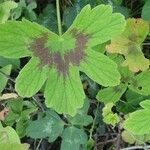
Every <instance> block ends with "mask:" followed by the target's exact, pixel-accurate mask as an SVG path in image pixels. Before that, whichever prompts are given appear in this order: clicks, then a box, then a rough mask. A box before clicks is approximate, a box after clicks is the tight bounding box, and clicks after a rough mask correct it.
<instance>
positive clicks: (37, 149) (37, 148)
mask: <svg viewBox="0 0 150 150" xmlns="http://www.w3.org/2000/svg"><path fill="white" fill-rule="evenodd" d="M42 141H43V139H40V141H39V143H38V145H37V147H36V150H39V147H40V145H41V143H42Z"/></svg>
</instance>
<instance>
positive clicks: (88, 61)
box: [0, 5, 125, 115]
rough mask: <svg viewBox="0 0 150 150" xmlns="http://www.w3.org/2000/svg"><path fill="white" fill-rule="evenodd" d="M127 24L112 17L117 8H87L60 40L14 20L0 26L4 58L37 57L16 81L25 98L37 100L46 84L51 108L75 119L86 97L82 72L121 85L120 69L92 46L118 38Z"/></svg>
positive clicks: (0, 48) (110, 83)
mask: <svg viewBox="0 0 150 150" xmlns="http://www.w3.org/2000/svg"><path fill="white" fill-rule="evenodd" d="M90 14H91V15H90ZM99 14H101V15H100V16H99ZM106 17H107V18H106ZM58 18H59V17H58ZM96 18H97V19H96ZM58 21H59V20H58ZM124 26H125V20H124V18H123V16H122V15H120V14H117V13H114V14H112V9H111V7H110V6H105V5H100V6H97V7H95V8H94V9H91V8H90V6H89V5H87V6H85V7H84V8H83V10H82V11H81V12H80V14H79V15H78V16H77V18H76V19H75V21H74V23H73V24H72V25H71V27H70V28H69V29H68V30H67V32H65V33H64V34H63V35H60V36H58V35H56V34H55V33H52V32H50V31H49V30H47V29H46V28H44V27H42V26H39V25H38V24H36V23H31V22H29V21H27V20H22V21H9V22H7V23H5V24H4V25H1V26H0V35H1V36H2V38H1V39H0V41H1V44H0V55H1V56H4V57H8V58H21V57H26V56H30V57H32V58H31V60H30V61H29V63H28V64H27V65H26V66H25V67H24V68H23V69H22V70H21V71H20V73H19V76H18V78H17V79H16V90H17V92H18V94H19V95H20V96H22V97H31V96H33V95H34V94H36V93H37V92H38V91H39V90H40V89H41V87H42V86H43V84H44V83H45V82H46V87H45V92H44V96H45V98H46V101H45V102H46V105H47V106H48V107H51V108H53V109H54V110H56V111H57V112H58V113H66V114H70V115H75V114H76V110H77V108H80V107H82V106H83V102H84V98H85V94H84V91H83V88H82V84H81V82H80V79H79V70H80V71H83V72H85V73H86V74H87V75H88V76H89V77H90V78H91V79H93V80H94V81H96V82H98V83H99V84H101V85H103V86H114V85H117V84H119V82H120V74H119V72H118V70H117V65H116V64H115V63H114V62H113V61H112V60H111V59H109V58H108V57H107V56H105V55H103V54H100V53H97V52H95V51H94V50H92V47H93V46H95V45H98V44H101V43H104V42H106V41H108V40H110V39H111V38H113V37H114V36H116V35H118V34H119V33H121V32H122V31H123V29H124ZM94 27H95V28H94ZM14 28H15V30H14ZM60 29H61V28H60V23H59V31H61V30H60ZM8 31H9V36H8V35H7V33H8ZM14 36H15V37H16V38H15V39H14V38H13V37H14ZM6 43H7V45H6ZM93 67H94V68H93ZM56 87H57V88H56Z"/></svg>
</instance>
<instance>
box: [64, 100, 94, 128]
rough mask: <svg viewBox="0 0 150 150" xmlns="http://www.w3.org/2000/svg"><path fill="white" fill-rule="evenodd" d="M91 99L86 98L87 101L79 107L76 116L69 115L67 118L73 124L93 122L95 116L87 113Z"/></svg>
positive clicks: (85, 124) (83, 124)
mask: <svg viewBox="0 0 150 150" xmlns="http://www.w3.org/2000/svg"><path fill="white" fill-rule="evenodd" d="M89 106H90V105H89V101H88V100H85V103H84V105H83V107H82V108H81V109H78V111H77V114H76V115H75V116H74V117H71V116H68V117H67V120H68V121H69V122H70V123H71V124H72V125H79V126H87V125H89V124H91V123H92V121H93V118H92V116H90V115H87V113H88V109H89Z"/></svg>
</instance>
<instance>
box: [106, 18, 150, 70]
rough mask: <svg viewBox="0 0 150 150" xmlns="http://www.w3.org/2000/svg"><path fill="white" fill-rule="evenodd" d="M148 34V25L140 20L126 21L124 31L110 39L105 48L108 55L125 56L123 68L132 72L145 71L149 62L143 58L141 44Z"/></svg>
mask: <svg viewBox="0 0 150 150" xmlns="http://www.w3.org/2000/svg"><path fill="white" fill-rule="evenodd" d="M148 33H149V25H148V23H147V22H145V21H144V20H142V19H128V20H127V26H126V29H125V31H124V32H123V33H122V34H121V35H119V36H117V37H116V38H114V39H112V41H111V44H110V45H109V46H107V51H108V52H110V53H119V54H122V55H124V56H125V59H126V60H125V61H124V62H123V63H122V65H123V66H128V67H129V69H130V70H131V71H133V72H138V71H140V70H141V71H145V70H147V69H148V68H149V65H150V61H149V60H148V59H146V58H145V57H144V54H143V52H142V50H141V44H142V42H143V41H144V40H145V38H146V36H147V35H148Z"/></svg>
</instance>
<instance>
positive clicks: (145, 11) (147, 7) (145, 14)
mask: <svg viewBox="0 0 150 150" xmlns="http://www.w3.org/2000/svg"><path fill="white" fill-rule="evenodd" d="M149 14H150V1H149V0H148V1H146V3H145V4H144V7H143V8H142V19H144V20H147V21H150V16H149Z"/></svg>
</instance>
